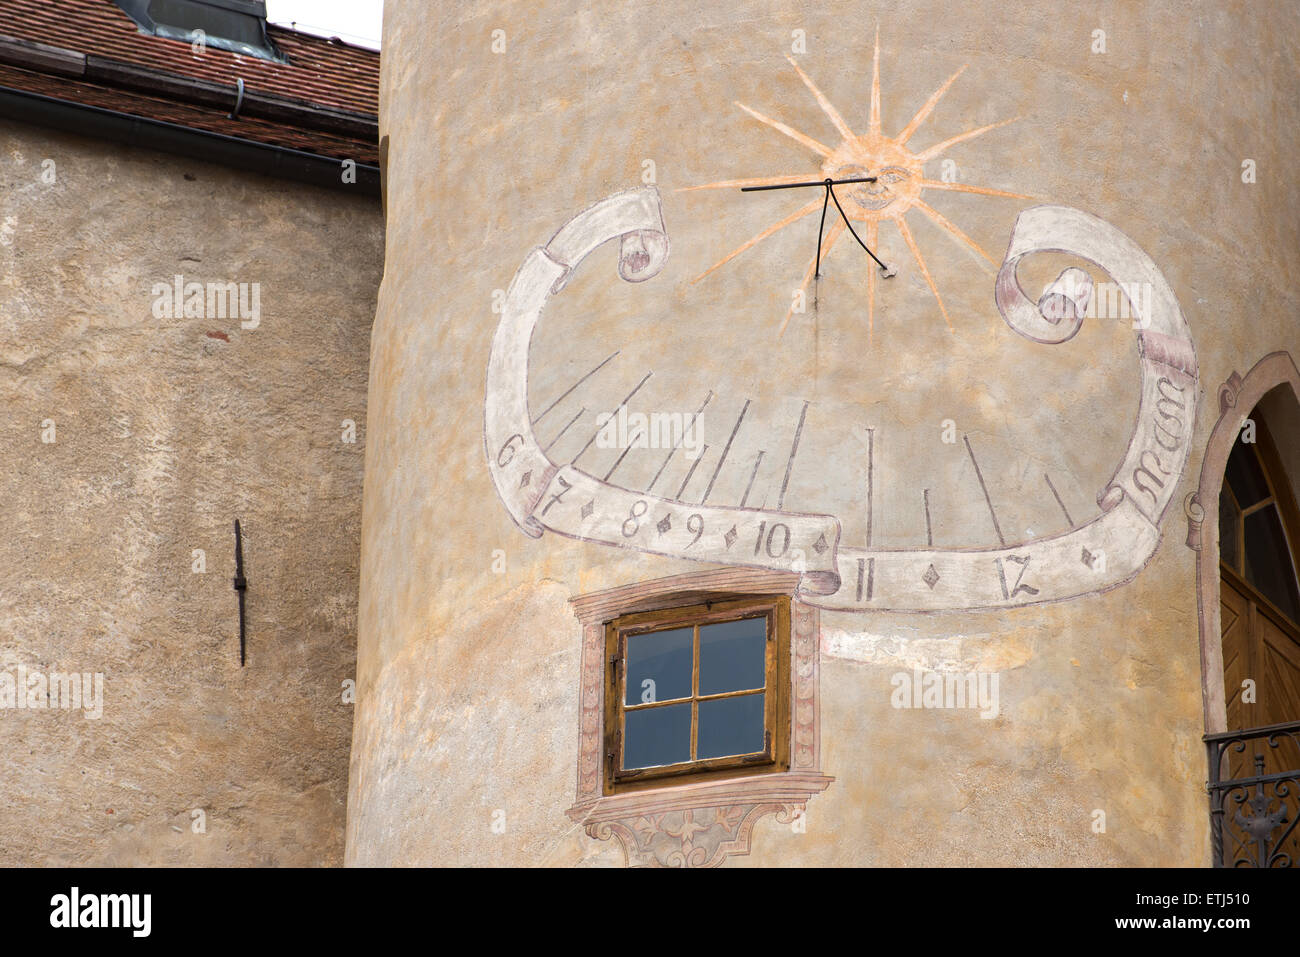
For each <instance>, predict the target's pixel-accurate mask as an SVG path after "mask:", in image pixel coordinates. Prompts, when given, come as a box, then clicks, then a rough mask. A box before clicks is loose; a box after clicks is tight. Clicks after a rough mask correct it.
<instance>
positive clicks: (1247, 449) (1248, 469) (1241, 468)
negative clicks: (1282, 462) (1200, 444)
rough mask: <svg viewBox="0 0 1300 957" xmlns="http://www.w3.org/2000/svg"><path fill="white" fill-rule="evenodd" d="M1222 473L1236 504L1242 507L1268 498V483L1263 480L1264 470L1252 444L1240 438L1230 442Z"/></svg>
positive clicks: (1245, 507)
mask: <svg viewBox="0 0 1300 957" xmlns="http://www.w3.org/2000/svg"><path fill="white" fill-rule="evenodd" d="M1224 475H1225V477H1226V478H1227V480H1228V484H1230V485H1231V486H1232V491H1233V494H1235V495H1236V496H1237V504H1238V505H1240V506H1241V507H1242V508H1243V509H1247V508H1250V507H1251V506H1252V505H1254V504H1255V503H1256V502H1261V501H1263V500H1264V499H1266V498H1268V483H1267V482H1265V481H1264V471H1263V470H1262V469H1261V468H1260V467H1259V459H1257V458H1256V457H1255V446H1254V445H1253V444H1251V443H1249V442H1242V441H1241V440H1240V439H1238V440H1237V441H1236V442H1233V443H1232V452H1231V453H1230V454H1229V455H1228V468H1227V470H1226V472H1225V473H1224Z"/></svg>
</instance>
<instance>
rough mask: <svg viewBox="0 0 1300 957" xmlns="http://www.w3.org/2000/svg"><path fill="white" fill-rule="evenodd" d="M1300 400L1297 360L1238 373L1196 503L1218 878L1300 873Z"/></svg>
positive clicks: (1194, 533)
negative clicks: (1252, 872) (1273, 870)
mask: <svg viewBox="0 0 1300 957" xmlns="http://www.w3.org/2000/svg"><path fill="white" fill-rule="evenodd" d="M1298 395H1300V374H1298V373H1297V369H1296V365H1295V363H1294V361H1293V360H1292V359H1291V357H1290V356H1289V355H1288V354H1287V353H1274V354H1272V355H1270V356H1267V357H1265V358H1264V359H1263V360H1261V361H1260V362H1259V363H1257V364H1256V366H1255V367H1254V368H1253V369H1251V371H1250V372H1249V373H1248V374H1247V375H1246V377H1245V378H1244V379H1243V378H1242V377H1240V376H1238V375H1237V374H1236V373H1234V374H1233V375H1232V376H1231V377H1230V378H1229V380H1228V382H1227V383H1225V384H1224V386H1223V388H1222V389H1221V390H1220V393H1219V407H1220V417H1219V421H1218V423H1217V424H1216V425H1215V428H1214V431H1213V433H1212V434H1211V437H1210V441H1209V443H1208V445H1207V447H1206V452H1205V458H1204V461H1203V463H1202V469H1201V482H1200V487H1199V489H1198V491H1197V492H1196V493H1195V495H1194V496H1193V497H1192V498H1191V499H1190V500H1189V502H1188V509H1187V511H1188V516H1189V519H1190V522H1189V526H1190V527H1189V534H1188V544H1189V545H1190V546H1192V547H1193V548H1196V549H1197V550H1198V556H1197V575H1198V593H1197V600H1198V608H1199V611H1200V632H1201V654H1202V667H1203V675H1202V677H1203V692H1204V698H1205V715H1206V730H1207V732H1208V733H1207V734H1206V736H1205V741H1206V746H1207V755H1208V760H1209V769H1208V770H1209V791H1210V824H1211V844H1212V847H1213V853H1214V863H1215V864H1216V865H1218V866H1264V867H1268V866H1283V867H1285V866H1300V828H1298V827H1297V825H1298V823H1300V796H1298V792H1300V578H1298V576H1297V570H1298V569H1300V509H1298V508H1297V504H1296V502H1297V499H1300V401H1298V400H1297V396H1298Z"/></svg>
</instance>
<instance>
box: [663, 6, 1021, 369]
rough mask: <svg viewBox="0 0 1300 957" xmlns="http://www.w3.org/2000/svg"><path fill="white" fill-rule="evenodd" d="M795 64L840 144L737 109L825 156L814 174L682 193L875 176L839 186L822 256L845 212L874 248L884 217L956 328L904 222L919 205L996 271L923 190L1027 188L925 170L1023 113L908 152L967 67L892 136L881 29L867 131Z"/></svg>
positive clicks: (840, 229)
mask: <svg viewBox="0 0 1300 957" xmlns="http://www.w3.org/2000/svg"><path fill="white" fill-rule="evenodd" d="M786 59H788V60H789V61H790V65H791V66H792V67H793V68H794V71H795V73H796V74H797V75H798V77H799V79H800V80H801V81H802V82H803V84H804V86H805V87H807V88H808V92H809V93H811V94H812V97H813V99H815V100H816V101H817V105H818V106H819V107H820V108H821V111H822V112H823V113H824V114H825V115H826V118H827V120H829V121H830V124H831V126H833V127H834V128H835V132H836V133H837V134H838V136H839V139H840V141H839V143H838V144H837V145H835V146H828V145H826V144H825V143H823V142H821V141H820V140H818V139H816V138H815V137H813V136H811V135H809V134H808V133H804V132H802V131H800V130H797V129H795V128H794V127H792V126H790V125H788V124H786V123H783V122H781V121H780V120H778V119H775V118H773V117H771V116H768V115H766V114H765V113H761V112H759V111H758V110H756V109H754V108H752V107H750V106H746V105H745V104H744V103H741V102H739V101H737V102H736V106H738V107H740V109H742V110H743V111H744V112H745V113H747V114H748V115H749V116H751V117H753V118H754V119H756V120H758V121H759V122H760V123H762V124H764V125H765V126H768V127H770V128H772V129H773V130H776V131H777V132H778V133H781V134H782V135H783V136H786V137H788V138H790V139H791V140H793V141H794V142H796V143H798V144H799V145H800V146H802V147H804V148H805V149H807V150H809V151H810V152H812V153H814V154H816V155H817V156H818V157H820V159H821V168H820V169H819V170H817V171H815V172H814V171H812V170H805V171H803V172H797V173H783V174H778V175H772V176H754V177H748V178H743V179H728V180H720V181H718V182H714V183H704V184H701V185H698V186H687V187H684V188H683V189H681V190H679V192H692V191H695V190H705V189H737V188H744V187H747V186H783V185H789V184H792V183H807V182H820V181H822V180H825V179H835V180H842V179H859V178H862V177H867V176H870V177H874V179H873V181H872V182H869V183H865V182H864V183H855V184H853V185H852V186H841V187H840V188H839V189H837V190H836V196H837V198H839V199H840V205H841V206H842V208H843V213H842V215H840V214H837V211H836V210H834V209H832V210H831V216H832V217H833V219H832V221H831V223H830V224H828V225H827V227H826V231H825V233H824V235H823V238H822V244H821V250H820V252H821V261H822V263H823V265H824V264H825V262H826V260H827V257H828V255H829V253H830V252H831V250H832V248H833V247H834V246H835V243H836V242H837V241H838V240H839V238H840V236H842V235H843V234H844V232H845V224H846V217H847V218H848V219H850V220H853V221H855V222H856V223H857V224H858V225H857V226H855V228H856V229H857V231H858V233H859V234H860V235H862V236H863V237H864V242H865V243H866V244H867V246H868V247H870V248H871V249H872V250H877V244H878V242H879V240H880V223H881V221H882V220H889V221H891V222H893V224H894V226H895V228H897V230H898V232H899V235H900V236H901V237H902V239H903V242H904V244H905V245H906V246H907V248H908V250H909V251H910V252H911V254H912V259H913V260H914V261H915V262H916V265H917V268H918V269H919V270H920V272H921V276H922V277H923V278H924V279H925V282H926V285H928V286H929V287H930V291H931V292H932V293H933V294H934V298H935V302H936V303H938V306H939V312H940V314H941V315H942V316H943V320H944V323H945V324H946V325H947V326H948V329H949V331H953V324H952V319H951V317H950V316H949V314H948V307H947V305H946V304H945V303H944V301H943V296H942V294H941V293H940V292H939V287H938V284H937V283H936V282H935V281H934V277H933V276H932V275H931V274H930V270H929V267H928V266H927V265H926V261H925V257H924V256H923V255H922V253H921V248H920V246H919V245H917V242H916V239H915V237H914V236H913V235H912V230H911V229H910V228H909V226H908V224H907V221H906V219H905V216H906V214H907V213H908V212H909V211H910V210H913V209H916V210H918V211H919V212H920V213H921V214H922V215H923V216H925V217H926V218H927V219H929V220H930V221H931V222H932V223H934V224H935V225H936V226H938V227H939V228H940V229H941V230H943V231H944V232H945V233H947V234H948V235H949V236H951V237H952V238H953V239H955V240H957V241H958V242H959V243H961V244H962V245H963V246H965V247H966V248H968V249H970V250H972V251H973V252H974V253H975V254H976V255H977V256H978V257H979V258H978V259H977V260H976V261H977V262H978V263H979V265H980V266H981V268H984V269H986V270H987V269H990V267H992V268H996V266H997V263H996V261H995V260H994V259H993V257H992V256H990V255H989V254H988V253H987V252H986V251H985V250H984V249H983V248H982V247H981V246H980V245H979V243H977V242H976V241H975V240H974V239H972V238H971V237H970V236H968V235H967V234H966V233H965V232H964V231H963V230H962V229H961V228H959V227H958V226H957V225H956V224H955V223H953V222H952V221H951V220H949V219H948V218H947V217H946V216H944V215H943V214H942V213H940V212H939V211H938V210H936V209H934V208H933V207H932V206H930V205H929V204H928V203H926V202H924V201H922V199H921V193H922V192H924V191H925V190H927V189H934V190H941V191H947V192H957V193H968V194H972V195H977V196H997V197H1004V198H1008V199H1032V198H1034V197H1032V196H1027V195H1025V194H1023V193H1014V192H1010V191H1008V190H1002V189H993V188H991V187H986V186H975V185H972V184H968V183H950V182H945V181H942V180H936V179H928V178H926V177H925V175H924V169H923V167H924V165H925V164H926V163H927V162H930V161H931V160H934V159H936V158H938V157H939V156H941V155H943V154H944V153H945V152H947V151H948V150H949V149H951V148H952V147H954V146H957V145H959V144H961V143H966V142H969V141H970V140H973V139H976V138H977V137H980V136H983V135H984V134H985V133H989V132H992V131H993V130H996V129H999V128H1000V127H1003V126H1006V125H1008V124H1009V123H1014V122H1015V121H1016V120H1017V119H1019V117H1013V118H1012V119H1009V120H1001V121H999V122H996V123H989V124H987V125H985V126H980V127H976V128H975V129H971V130H966V131H965V132H963V133H958V134H957V135H955V136H951V137H949V138H947V139H944V140H941V141H940V142H938V143H935V144H934V145H933V146H929V147H926V148H925V149H922V150H920V151H917V152H913V151H910V150H909V149H907V146H906V144H907V143H908V142H909V141H910V140H911V139H912V137H913V136H914V135H915V134H916V133H917V132H918V131H919V130H920V129H921V127H922V126H924V125H925V123H926V121H927V120H928V119H929V118H930V115H931V114H932V113H933V112H934V111H935V109H936V107H938V105H939V103H940V101H941V100H942V99H943V97H944V95H945V94H946V93H947V92H948V90H949V89H950V88H951V87H952V86H953V84H954V83H956V82H957V79H958V78H959V77H960V76H961V75H962V74H963V73H964V72H965V70H966V67H965V66H963V67H962V68H961V69H959V70H957V71H956V72H955V73H953V74H952V76H950V77H948V79H947V80H945V81H944V82H943V84H942V85H941V86H940V87H939V88H938V89H936V90H935V91H934V92H933V93H932V94H930V96H929V98H928V99H926V101H925V102H924V103H923V104H921V107H920V108H919V109H918V110H917V111H916V113H915V114H914V115H913V116H912V118H911V119H910V120H909V121H908V123H907V125H906V126H904V127H903V128H902V129H901V130H900V131H899V132H898V134H897V135H896V136H894V137H887V136H885V135H884V134H883V133H882V132H881V105H880V28H879V27H877V28H876V39H875V46H874V49H873V51H872V57H871V99H870V112H869V115H868V119H867V132H865V133H862V134H857V133H855V132H854V131H853V129H852V128H851V127H850V126H849V124H848V121H847V120H846V119H845V118H844V115H843V114H842V113H840V111H839V110H838V109H836V107H835V105H834V104H833V103H832V102H831V101H830V99H829V98H828V97H827V96H826V94H825V93H823V92H822V90H821V88H820V87H818V85H817V84H816V83H815V82H814V81H813V79H812V77H810V76H809V75H808V74H807V73H806V72H805V71H804V69H803V68H802V67H801V66H800V65H799V63H798V62H796V60H795V59H794V57H791V56H787V57H786ZM824 199H825V195H824V193H823V192H821V191H818V192H817V198H816V199H814V200H812V201H810V202H808V203H806V204H805V205H803V206H801V207H799V208H798V209H796V210H795V211H794V212H792V213H790V214H789V215H788V216H786V217H785V218H784V219H781V220H779V221H778V222H776V223H774V224H772V225H771V226H769V227H767V228H766V229H764V230H762V231H761V232H759V233H757V234H755V235H754V236H752V237H750V238H749V239H748V240H746V241H745V242H743V243H741V244H740V245H739V246H737V247H736V248H735V249H733V250H732V251H731V252H729V253H728V254H727V255H726V256H724V257H722V259H720V260H718V261H717V262H716V263H714V264H713V265H712V266H710V267H709V268H708V269H706V270H705V271H704V272H702V273H700V275H698V276H696V277H695V279H693V280H692V282H699V281H701V280H702V279H704V278H706V277H708V276H710V275H712V274H713V273H714V272H716V271H717V270H718V269H720V268H721V267H723V266H725V265H726V264H727V263H729V262H731V260H733V259H735V258H736V257H737V256H739V255H741V254H742V253H744V252H746V251H747V250H749V249H752V248H753V247H754V246H756V245H758V244H759V243H761V242H762V241H763V240H765V239H767V238H769V237H771V236H773V235H775V234H776V233H778V232H781V231H782V230H784V229H786V228H787V227H789V226H791V225H793V224H795V223H797V222H799V221H801V220H803V219H805V218H807V217H809V216H811V215H812V214H813V213H815V212H817V211H818V210H819V208H820V207H822V204H823V200H824ZM816 264H817V259H816V256H814V257H813V258H812V259H811V260H810V261H809V263H808V268H807V269H806V270H805V272H804V275H803V280H802V281H801V282H800V284H799V294H798V295H797V296H796V297H794V301H792V302H791V305H790V308H789V310H787V312H786V315H785V319H784V321H783V322H782V323H781V328H780V331H779V332H778V336H780V335H783V334H784V333H785V330H786V327H787V326H788V325H789V324H790V321H791V319H792V318H793V316H794V315H795V303H796V302H797V301H798V299H799V298H800V297H806V295H807V292H808V286H809V284H810V283H811V282H812V281H813V280H814V279H815V278H816V277H815V276H814V273H815V271H816ZM877 281H878V277H877V276H876V273H875V270H874V269H868V270H867V342H868V345H870V344H871V341H872V338H873V335H874V330H875V298H876V285H877Z"/></svg>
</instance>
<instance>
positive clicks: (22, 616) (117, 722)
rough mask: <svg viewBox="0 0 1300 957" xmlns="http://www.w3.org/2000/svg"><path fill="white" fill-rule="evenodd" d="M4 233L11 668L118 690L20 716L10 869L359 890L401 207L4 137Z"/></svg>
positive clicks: (12, 779) (94, 148)
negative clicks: (229, 872) (251, 306)
mask: <svg viewBox="0 0 1300 957" xmlns="http://www.w3.org/2000/svg"><path fill="white" fill-rule="evenodd" d="M48 162H52V163H53V166H52V167H50V166H48V165H47V164H48ZM51 173H52V174H53V180H52V181H49V179H48V175H49V174H51ZM0 223H3V226H2V227H0V229H2V230H3V231H2V232H0V317H2V318H0V404H3V408H4V414H3V415H2V416H0V455H3V459H4V461H5V463H6V468H5V470H4V474H3V478H0V483H2V487H3V492H2V493H0V498H3V501H4V515H5V534H4V535H3V537H2V538H0V670H3V671H5V672H8V673H9V674H11V675H12V674H14V673H16V669H17V668H18V667H20V666H22V667H25V668H27V669H28V670H29V671H39V672H41V673H43V674H47V673H49V672H52V671H78V672H91V673H95V672H99V673H102V674H103V675H104V684H103V713H102V717H100V718H99V719H98V720H92V719H89V718H86V717H83V716H82V715H81V714H80V713H76V712H68V711H61V710H46V711H34V710H17V709H7V710H2V711H0V740H3V742H4V755H5V759H4V773H3V774H2V775H0V863H3V864H4V865H7V866H29V865H46V864H59V865H184V864H200V865H290V864H293V865H322V864H337V863H340V862H341V860H342V855H343V840H342V830H343V820H344V800H345V791H346V784H345V779H346V773H347V755H348V745H349V741H350V731H351V722H352V713H351V706H350V705H347V704H344V703H343V701H342V687H341V685H342V682H343V681H344V680H346V679H349V678H351V677H352V674H353V663H354V655H355V637H354V636H355V628H356V617H355V607H356V605H355V602H356V580H357V564H358V539H359V534H360V496H361V486H362V457H363V452H362V449H363V447H364V438H365V427H364V424H365V411H366V401H365V370H366V366H367V357H368V339H369V332H370V326H371V316H372V310H373V308H374V299H375V294H376V289H377V286H378V282H379V276H380V270H381V265H382V255H383V246H382V244H383V232H382V222H381V217H380V211H379V204H378V203H377V202H376V201H374V200H373V199H371V200H365V199H361V198H354V197H349V196H347V195H345V194H343V193H339V192H333V191H323V190H318V189H315V188H308V187H303V186H298V185H296V184H293V183H289V182H285V181H280V180H272V179H268V178H264V177H260V176H256V175H251V174H243V173H237V172H234V171H231V170H229V169H225V168H221V167H216V166H211V165H208V164H205V163H202V162H198V161H191V160H183V159H179V158H176V157H172V156H165V155H161V154H155V153H151V152H145V151H138V150H136V151H127V150H124V149H122V148H119V147H116V146H111V145H107V144H105V143H102V142H99V141H95V140H89V139H85V138H81V137H78V136H73V135H67V134H62V133H55V132H51V131H48V130H44V129H38V128H35V127H29V126H22V125H17V124H13V123H3V122H0ZM178 273H179V274H182V275H184V276H185V277H186V280H187V281H188V280H193V281H198V282H203V283H207V282H214V281H227V280H229V281H233V282H248V283H254V282H255V283H259V284H260V294H261V300H260V305H261V319H260V324H259V325H258V326H257V328H255V329H245V328H243V327H242V325H241V320H240V319H239V318H219V317H215V316H207V317H190V318H175V319H168V318H156V317H155V315H154V313H153V309H152V303H153V295H152V286H153V284H154V283H156V282H163V283H171V282H172V281H173V280H172V277H173V276H174V275H176V274H178ZM205 308H206V307H205ZM344 419H351V420H354V421H355V422H356V423H357V440H356V442H355V443H352V444H349V443H345V442H344V441H343V434H342V426H341V423H342V421H343V420H344ZM50 421H52V423H53V428H54V431H53V433H52V434H48V435H45V432H46V426H45V425H43V423H47V422H50ZM43 435H44V437H46V438H52V439H53V441H52V442H46V441H43ZM236 518H239V519H240V520H241V521H242V523H243V530H244V557H245V574H246V576H247V578H248V582H249V587H248V593H247V604H248V636H249V637H248V665H247V667H246V668H244V669H242V670H241V668H240V667H239V659H238V651H239V639H238V634H239V626H238V613H237V608H238V606H237V601H236V596H235V593H234V591H233V589H232V587H231V578H232V576H233V575H234V532H233V522H234V520H235V519H236ZM196 549H201V550H203V552H204V553H205V565H206V572H205V573H196V572H195V571H194V562H195V557H194V550H196ZM196 811H201V812H203V815H204V823H205V827H206V830H205V831H204V832H202V833H196V831H195V826H196V824H197V823H198V821H199V819H198V818H196V816H195V814H194V812H196Z"/></svg>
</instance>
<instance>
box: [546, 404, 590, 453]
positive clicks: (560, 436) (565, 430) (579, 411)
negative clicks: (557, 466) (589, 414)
mask: <svg viewBox="0 0 1300 957" xmlns="http://www.w3.org/2000/svg"><path fill="white" fill-rule="evenodd" d="M586 411H587V407H586V406H583V407H582V408H581V409H579V410H578V414H577V415H575V416H574V417H573V418H571V419H570V420H569V425H573V423H574V422H577V421H578V419H580V418H582V413H584V412H586ZM569 425H566V426H565V427H564V428H562V429H560V434H559V435H557V436H556V437H555V438H553V439H551V442H550V445H548V446H546V448H544V449H542V453H543V454H545V453H547V452H549V451H551V446H552V445H554V444H555V443H556V442H558V441H560V439H562V438H564V433H565V432H568V431H569Z"/></svg>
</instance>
